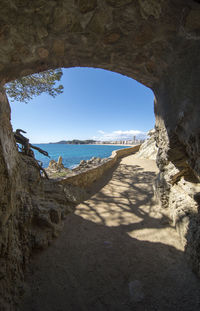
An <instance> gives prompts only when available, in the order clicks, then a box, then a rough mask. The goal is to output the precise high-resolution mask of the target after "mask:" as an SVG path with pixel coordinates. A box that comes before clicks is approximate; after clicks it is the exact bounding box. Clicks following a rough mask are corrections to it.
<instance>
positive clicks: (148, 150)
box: [135, 129, 158, 160]
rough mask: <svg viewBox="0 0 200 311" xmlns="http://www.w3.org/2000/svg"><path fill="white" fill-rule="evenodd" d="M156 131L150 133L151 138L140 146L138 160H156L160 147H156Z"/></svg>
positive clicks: (137, 154)
mask: <svg viewBox="0 0 200 311" xmlns="http://www.w3.org/2000/svg"><path fill="white" fill-rule="evenodd" d="M155 132H156V131H155V129H152V130H151V131H149V132H148V136H149V138H147V139H146V140H145V141H144V143H143V144H142V145H141V146H140V149H139V151H138V152H137V153H136V155H135V156H136V157H137V158H142V159H149V160H156V157H157V153H158V147H157V146H156V139H155Z"/></svg>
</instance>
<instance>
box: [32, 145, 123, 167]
mask: <svg viewBox="0 0 200 311" xmlns="http://www.w3.org/2000/svg"><path fill="white" fill-rule="evenodd" d="M34 145H35V146H37V147H39V148H41V149H43V150H45V151H47V152H48V154H49V156H50V158H48V157H45V156H44V155H42V154H41V153H39V152H38V151H37V150H34V154H35V158H36V159H37V160H39V161H41V162H42V166H43V167H44V168H45V167H48V165H49V161H51V160H55V161H58V157H59V156H61V157H62V158H63V164H64V166H65V167H68V168H70V169H72V168H74V167H76V166H77V165H78V164H79V163H80V161H81V160H89V159H91V158H92V157H99V158H108V157H109V156H110V155H111V154H112V151H113V150H118V149H123V148H128V146H118V145H70V144H69V145H68V144H34Z"/></svg>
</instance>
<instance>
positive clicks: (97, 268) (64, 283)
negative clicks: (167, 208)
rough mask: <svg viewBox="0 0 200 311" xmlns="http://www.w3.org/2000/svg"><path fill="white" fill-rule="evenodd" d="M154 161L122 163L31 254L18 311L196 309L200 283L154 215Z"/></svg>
mask: <svg viewBox="0 0 200 311" xmlns="http://www.w3.org/2000/svg"><path fill="white" fill-rule="evenodd" d="M155 172H156V166H155V163H154V162H153V161H149V160H141V159H136V158H134V156H129V157H126V158H124V159H123V160H122V161H121V163H120V165H119V166H118V167H117V169H116V170H115V171H114V172H113V173H112V178H111V180H110V181H109V182H108V183H107V184H106V185H105V186H104V187H103V188H102V189H101V190H100V191H99V192H98V193H96V195H94V196H93V197H91V198H90V199H89V200H87V201H85V202H84V203H83V204H80V205H79V206H78V207H77V209H76V212H75V214H71V215H69V216H68V217H67V219H66V222H65V227H64V230H63V232H62V233H61V235H60V237H59V238H58V239H57V240H55V241H54V243H53V244H52V245H51V246H50V247H49V248H48V249H47V250H45V251H43V252H42V253H41V254H40V255H39V256H36V257H35V258H34V260H33V262H32V265H31V271H30V272H29V274H28V276H27V291H26V295H25V299H24V303H23V306H21V308H20V310H22V311H104V310H107V311H120V310H125V311H130V310H141V311H145V310H146V311H153V310H154V311H156V310H158V311H165V310H176V311H177V310H180V311H184V310H187V311H189V310H195V311H196V310H200V283H199V280H197V279H196V277H195V276H194V274H193V273H192V272H191V271H190V269H189V268H188V266H187V264H186V262H185V259H184V255H183V249H182V247H181V245H180V243H179V239H178V236H177V233H176V232H175V230H174V228H172V227H171V225H170V224H169V221H168V219H167V218H166V217H165V216H164V215H162V214H160V213H159V212H158V211H156V208H157V207H156V205H155V202H154V201H153V191H152V181H153V179H154V177H155Z"/></svg>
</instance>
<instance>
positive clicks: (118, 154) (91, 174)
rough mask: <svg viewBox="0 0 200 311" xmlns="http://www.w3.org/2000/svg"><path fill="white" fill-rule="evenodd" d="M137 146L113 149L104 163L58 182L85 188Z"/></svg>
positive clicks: (138, 146)
mask: <svg viewBox="0 0 200 311" xmlns="http://www.w3.org/2000/svg"><path fill="white" fill-rule="evenodd" d="M139 148H140V145H137V146H134V147H130V148H125V149H120V150H114V151H113V152H112V155H111V156H110V157H109V158H108V161H106V162H105V163H103V164H100V165H99V166H96V167H93V168H91V169H88V170H86V171H85V172H81V173H77V174H75V175H73V176H69V177H67V178H64V179H62V180H60V181H59V182H60V183H61V184H71V185H74V186H77V187H80V188H84V189H87V188H88V187H89V186H90V185H91V184H92V183H93V182H95V181H96V180H97V179H99V178H101V177H102V176H103V174H104V173H105V172H106V171H107V170H108V169H110V168H112V167H113V166H114V165H115V164H116V163H117V161H118V160H119V159H121V158H123V157H126V156H128V155H131V154H134V153H135V152H137V151H138V150H139Z"/></svg>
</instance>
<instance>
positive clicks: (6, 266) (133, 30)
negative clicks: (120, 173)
mask: <svg viewBox="0 0 200 311" xmlns="http://www.w3.org/2000/svg"><path fill="white" fill-rule="evenodd" d="M0 7H1V10H0V16H1V18H0V42H1V45H0V55H1V58H0V78H1V89H0V180H1V182H0V193H1V196H0V225H1V227H0V228H1V229H0V230H1V231H0V305H1V306H2V308H1V310H14V305H15V302H16V301H17V299H18V297H19V296H20V288H21V286H22V285H21V284H22V282H23V274H24V269H25V267H26V265H27V264H28V262H29V258H30V255H31V253H32V250H33V249H34V248H43V247H45V246H47V245H48V244H49V242H50V241H51V240H52V238H53V237H55V236H57V235H58V233H59V231H60V230H61V228H62V218H63V217H64V215H66V214H68V213H70V212H73V206H74V205H73V204H74V202H72V200H70V198H69V197H66V194H65V193H64V192H63V189H62V188H61V187H60V186H59V185H56V184H54V183H53V182H49V181H45V180H42V179H41V177H40V175H39V173H38V171H37V170H36V168H35V167H34V165H33V164H32V163H30V162H31V160H30V161H27V160H25V159H22V158H21V157H20V156H19V154H18V152H17V149H16V144H15V141H14V137H13V131H12V127H11V124H10V106H9V102H8V100H7V97H6V94H5V90H4V84H5V83H6V82H9V81H11V80H14V79H16V78H18V77H21V76H25V75H29V74H31V73H35V72H39V71H44V70H47V69H50V68H58V67H95V68H102V69H107V70H110V71H114V72H118V73H121V74H123V75H126V76H128V77H131V78H133V79H135V80H137V81H139V82H141V83H142V84H144V85H145V86H147V87H149V88H151V89H152V91H153V92H154V94H155V116H156V125H155V129H156V142H157V146H158V148H159V149H158V156H157V165H158V167H159V171H160V172H159V174H158V177H157V179H156V185H155V193H156V197H157V199H158V200H159V202H160V204H161V205H162V207H163V209H166V210H168V213H169V215H170V218H171V219H172V221H173V224H174V225H175V226H176V228H177V231H178V232H179V235H180V237H181V239H182V243H183V244H184V245H185V254H186V256H187V258H188V260H189V262H190V265H191V268H192V269H193V271H195V273H196V274H197V275H198V276H200V214H199V204H200V200H199V197H200V183H199V180H200V160H199V155H200V128H199V115H200V105H199V100H200V87H199V83H200V3H199V1H192V0H190V1H188V0H167V1H163V0H162V1H157V0H103V1H100V0H59V1H54V0H50V1H46V0H39V1H36V2H35V1H30V2H26V1H23V0H11V1H2V2H1V4H0ZM22 171H23V174H22ZM52 190H54V192H56V194H57V195H56V196H54V195H53V194H52V193H53V191H52ZM44 210H45V213H46V214H48V217H50V218H49V219H50V222H49V223H48V222H47V221H46V218H45V217H44ZM47 229H48V230H47Z"/></svg>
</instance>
